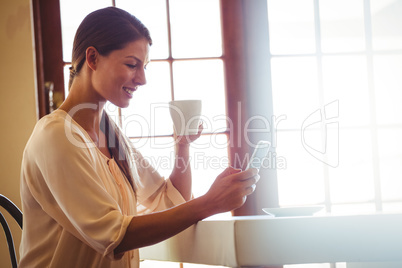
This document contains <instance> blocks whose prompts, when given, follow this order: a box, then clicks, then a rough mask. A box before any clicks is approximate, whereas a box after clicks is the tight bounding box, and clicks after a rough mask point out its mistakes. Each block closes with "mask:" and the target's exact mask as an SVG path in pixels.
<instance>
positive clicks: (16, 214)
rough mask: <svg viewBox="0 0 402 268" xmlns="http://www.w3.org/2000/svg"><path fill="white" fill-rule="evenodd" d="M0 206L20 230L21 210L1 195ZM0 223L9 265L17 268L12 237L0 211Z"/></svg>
mask: <svg viewBox="0 0 402 268" xmlns="http://www.w3.org/2000/svg"><path fill="white" fill-rule="evenodd" d="M0 206H1V207H2V208H4V209H5V210H6V211H7V212H8V213H9V214H10V215H11V216H12V217H13V218H14V220H15V221H16V222H17V223H18V225H19V226H20V227H21V229H22V212H21V210H20V209H19V208H18V207H17V206H16V205H15V204H14V203H13V202H12V201H11V200H10V199H8V198H7V197H5V196H4V195H2V194H0ZM0 222H1V225H2V226H3V230H4V234H5V235H6V239H7V245H8V251H9V252H10V259H11V264H12V266H13V268H16V267H17V266H18V263H17V257H16V255H15V248H14V240H13V236H12V234H11V230H10V227H9V226H8V224H7V221H6V219H5V217H4V216H3V214H2V213H1V211H0Z"/></svg>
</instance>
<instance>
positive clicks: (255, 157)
mask: <svg viewBox="0 0 402 268" xmlns="http://www.w3.org/2000/svg"><path fill="white" fill-rule="evenodd" d="M270 147H271V143H270V142H269V141H259V142H258V143H257V146H256V147H255V149H254V152H253V154H252V155H251V158H250V161H249V162H248V164H247V168H246V169H249V168H256V169H260V168H261V165H262V162H263V161H264V158H265V157H266V156H267V154H268V151H269V148H270Z"/></svg>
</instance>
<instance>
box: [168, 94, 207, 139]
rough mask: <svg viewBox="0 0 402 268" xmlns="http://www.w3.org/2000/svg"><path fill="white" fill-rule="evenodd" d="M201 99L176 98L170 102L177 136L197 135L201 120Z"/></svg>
mask: <svg viewBox="0 0 402 268" xmlns="http://www.w3.org/2000/svg"><path fill="white" fill-rule="evenodd" d="M201 108H202V103H201V100H174V101H170V102H169V110H170V115H171V117H172V120H173V126H174V129H175V132H176V135H177V136H184V135H196V134H197V133H198V126H199V122H200V116H201Z"/></svg>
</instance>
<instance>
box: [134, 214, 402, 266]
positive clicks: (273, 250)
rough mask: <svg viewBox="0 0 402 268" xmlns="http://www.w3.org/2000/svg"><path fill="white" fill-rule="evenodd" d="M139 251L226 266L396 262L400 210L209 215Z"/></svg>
mask: <svg viewBox="0 0 402 268" xmlns="http://www.w3.org/2000/svg"><path fill="white" fill-rule="evenodd" d="M140 254H141V258H142V259H148V260H161V261H174V262H189V263H202V264H210V265H223V266H229V267H242V266H270V265H272V266H274V265H284V264H302V263H324V262H353V263H359V262H360V263H363V262H400V261H402V214H374V215H357V216H310V217H282V218H275V217H271V216H251V217H230V218H226V219H219V218H215V219H214V218H210V219H206V220H204V221H201V222H199V223H197V224H196V225H194V226H192V227H190V228H188V229H187V230H185V231H183V232H181V233H180V234H178V235H176V236H174V237H172V238H170V239H168V240H166V241H163V242H161V243H159V244H156V245H153V246H150V247H146V248H143V249H141V250H140ZM401 267H402V266H401Z"/></svg>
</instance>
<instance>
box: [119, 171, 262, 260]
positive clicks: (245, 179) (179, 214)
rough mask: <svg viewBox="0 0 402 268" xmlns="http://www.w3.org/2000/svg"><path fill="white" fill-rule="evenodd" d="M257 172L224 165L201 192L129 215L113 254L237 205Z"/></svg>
mask: <svg viewBox="0 0 402 268" xmlns="http://www.w3.org/2000/svg"><path fill="white" fill-rule="evenodd" d="M257 173H258V171H257V170H256V169H249V170H246V171H244V172H240V171H239V170H234V169H232V168H228V169H226V170H225V171H224V172H223V173H222V174H221V175H219V176H218V177H217V178H216V180H215V182H214V183H213V185H212V186H211V188H210V190H209V191H208V192H207V193H206V194H205V195H203V196H201V197H199V198H195V199H192V200H190V201H188V202H186V203H184V204H181V205H179V206H176V207H173V208H171V209H168V210H165V211H161V212H155V213H151V214H147V215H141V216H135V217H133V219H132V220H131V222H130V224H129V226H128V228H127V231H126V234H125V236H124V238H123V240H122V241H121V243H120V244H119V245H118V246H117V248H116V249H115V251H114V252H115V254H116V255H117V254H120V253H123V252H125V251H127V250H131V249H135V248H140V247H144V246H149V245H152V244H155V243H158V242H160V241H163V240H165V239H167V238H169V237H171V236H173V235H175V234H177V233H179V232H181V231H183V230H185V229H187V228H188V227H190V226H191V225H193V224H195V223H197V222H198V221H200V220H202V219H204V218H206V217H209V216H211V215H214V214H217V213H221V212H226V211H231V210H233V209H235V208H238V207H240V206H241V205H243V204H244V202H245V200H246V197H247V195H249V194H251V193H252V192H253V191H254V188H255V183H256V182H257V181H258V178H259V177H258V174H257Z"/></svg>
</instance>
